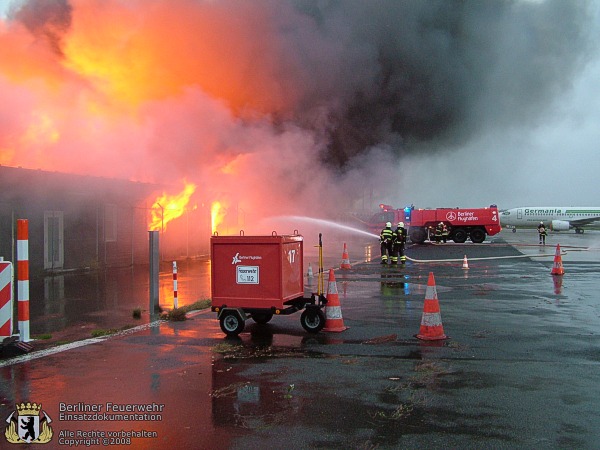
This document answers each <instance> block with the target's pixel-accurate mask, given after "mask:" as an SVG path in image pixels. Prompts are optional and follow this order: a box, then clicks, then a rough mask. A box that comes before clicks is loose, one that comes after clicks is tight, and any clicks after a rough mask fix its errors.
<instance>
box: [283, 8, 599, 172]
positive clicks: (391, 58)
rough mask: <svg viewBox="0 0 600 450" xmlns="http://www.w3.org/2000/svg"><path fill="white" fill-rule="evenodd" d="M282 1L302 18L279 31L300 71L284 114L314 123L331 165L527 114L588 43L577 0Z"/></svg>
mask: <svg viewBox="0 0 600 450" xmlns="http://www.w3.org/2000/svg"><path fill="white" fill-rule="evenodd" d="M294 5H295V7H296V12H298V13H300V14H301V17H302V19H303V20H297V22H296V23H295V25H296V26H297V27H298V28H297V29H295V30H293V31H294V33H291V32H290V31H289V30H288V31H287V35H286V37H287V39H289V41H290V42H289V46H287V47H286V48H295V49H297V50H298V53H297V57H298V58H301V60H302V64H301V65H300V66H301V67H304V70H305V74H304V76H305V77H306V78H310V79H309V80H306V83H307V86H306V90H305V93H304V97H303V99H302V101H301V102H300V103H299V104H298V108H297V109H296V110H295V111H294V116H295V118H296V120H299V121H300V122H302V123H305V124H309V125H308V126H315V123H319V124H320V125H321V126H322V130H321V131H323V132H324V133H325V135H326V136H327V137H328V139H329V145H328V147H327V150H328V151H327V152H326V153H324V154H323V155H322V157H323V159H324V160H325V161H326V162H328V163H330V164H332V165H334V166H338V167H346V166H347V165H348V162H349V161H350V160H352V159H353V158H354V157H356V156H357V155H359V154H361V153H363V152H365V150H367V149H369V148H370V147H373V146H381V145H389V146H390V148H392V149H393V151H394V153H395V154H396V155H399V156H401V155H403V154H406V153H411V152H414V151H416V150H417V149H420V148H422V147H423V145H424V144H426V145H427V148H428V150H432V149H441V148H447V147H448V146H456V145H460V144H463V143H464V142H466V141H467V140H468V139H469V138H471V137H472V136H473V135H474V134H475V133H478V132H480V131H481V130H482V129H483V128H485V127H489V126H498V125H502V126H510V125H511V124H515V123H522V122H523V121H535V120H537V119H539V118H540V117H541V116H542V114H541V113H542V112H543V111H544V109H545V108H546V106H547V105H548V104H549V103H550V102H551V101H552V100H553V99H554V98H555V96H556V94H557V93H558V92H560V91H562V90H564V89H566V88H567V87H569V80H570V79H571V78H572V76H573V74H574V73H575V72H576V71H577V70H579V69H580V68H581V65H582V63H583V62H584V61H585V57H586V54H587V50H588V49H589V46H590V44H591V43H592V42H591V40H590V36H589V35H588V34H587V31H586V30H588V29H589V23H590V20H591V17H590V15H589V14H588V4H587V3H586V2H583V1H577V2H569V1H562V0H547V1H540V2H534V1H501V0H493V1H492V0H487V1H486V0H483V1H482V0H472V1H471V0H427V1H425V0H390V1H382V0H379V1H368V2H365V1H361V0H357V1H328V2H314V1H311V0H306V1H304V0H298V1H296V2H294ZM294 39H302V41H294ZM323 107H324V108H325V110H326V113H323V111H322V110H321V109H320V108H323ZM311 114H317V116H316V117H317V119H315V116H311ZM323 119H325V120H323ZM323 125H324V126H323Z"/></svg>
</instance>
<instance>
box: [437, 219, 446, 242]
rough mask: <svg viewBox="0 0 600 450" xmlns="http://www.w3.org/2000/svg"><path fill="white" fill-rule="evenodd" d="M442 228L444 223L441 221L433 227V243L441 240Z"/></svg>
mask: <svg viewBox="0 0 600 450" xmlns="http://www.w3.org/2000/svg"><path fill="white" fill-rule="evenodd" d="M443 228H444V224H443V223H442V222H440V223H438V224H437V227H435V243H436V244H439V243H440V241H441V240H442V229H443Z"/></svg>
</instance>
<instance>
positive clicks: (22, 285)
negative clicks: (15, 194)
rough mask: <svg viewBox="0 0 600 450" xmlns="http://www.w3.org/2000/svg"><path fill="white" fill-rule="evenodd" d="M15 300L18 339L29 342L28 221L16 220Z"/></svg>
mask: <svg viewBox="0 0 600 450" xmlns="http://www.w3.org/2000/svg"><path fill="white" fill-rule="evenodd" d="M17 291H18V295H17V302H18V308H17V310H18V316H19V340H20V341H21V342H29V341H30V339H29V221H28V220H27V219H18V220H17Z"/></svg>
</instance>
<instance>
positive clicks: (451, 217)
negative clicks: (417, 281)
mask: <svg viewBox="0 0 600 450" xmlns="http://www.w3.org/2000/svg"><path fill="white" fill-rule="evenodd" d="M379 209H380V212H378V213H377V214H375V215H373V216H372V217H371V218H370V219H369V221H368V228H369V230H370V231H372V232H373V233H377V234H379V232H380V231H381V229H382V228H383V227H384V226H385V223H386V222H391V223H392V224H393V225H394V226H395V225H396V224H397V223H398V222H404V223H405V226H407V227H408V236H409V238H410V240H411V241H412V242H414V243H416V244H422V243H423V242H425V241H426V240H427V239H429V236H433V233H434V232H435V227H436V226H437V225H438V224H439V223H440V222H443V223H444V224H446V227H448V231H449V233H448V239H450V240H453V241H454V242H456V243H459V244H462V243H463V242H465V241H466V240H467V239H470V240H471V241H472V242H474V243H476V244H479V243H481V242H483V241H485V237H486V235H489V236H493V235H495V234H498V233H499V232H500V231H501V230H502V227H501V225H500V219H499V214H498V208H497V207H496V205H490V206H489V207H487V208H436V209H417V208H415V207H414V206H413V205H410V206H407V207H405V208H393V207H392V206H390V205H385V204H380V205H379Z"/></svg>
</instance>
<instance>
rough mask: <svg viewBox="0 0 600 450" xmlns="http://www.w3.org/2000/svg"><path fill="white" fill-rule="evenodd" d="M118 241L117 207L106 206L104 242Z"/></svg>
mask: <svg viewBox="0 0 600 450" xmlns="http://www.w3.org/2000/svg"><path fill="white" fill-rule="evenodd" d="M116 240H117V205H104V241H105V242H115V241H116Z"/></svg>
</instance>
